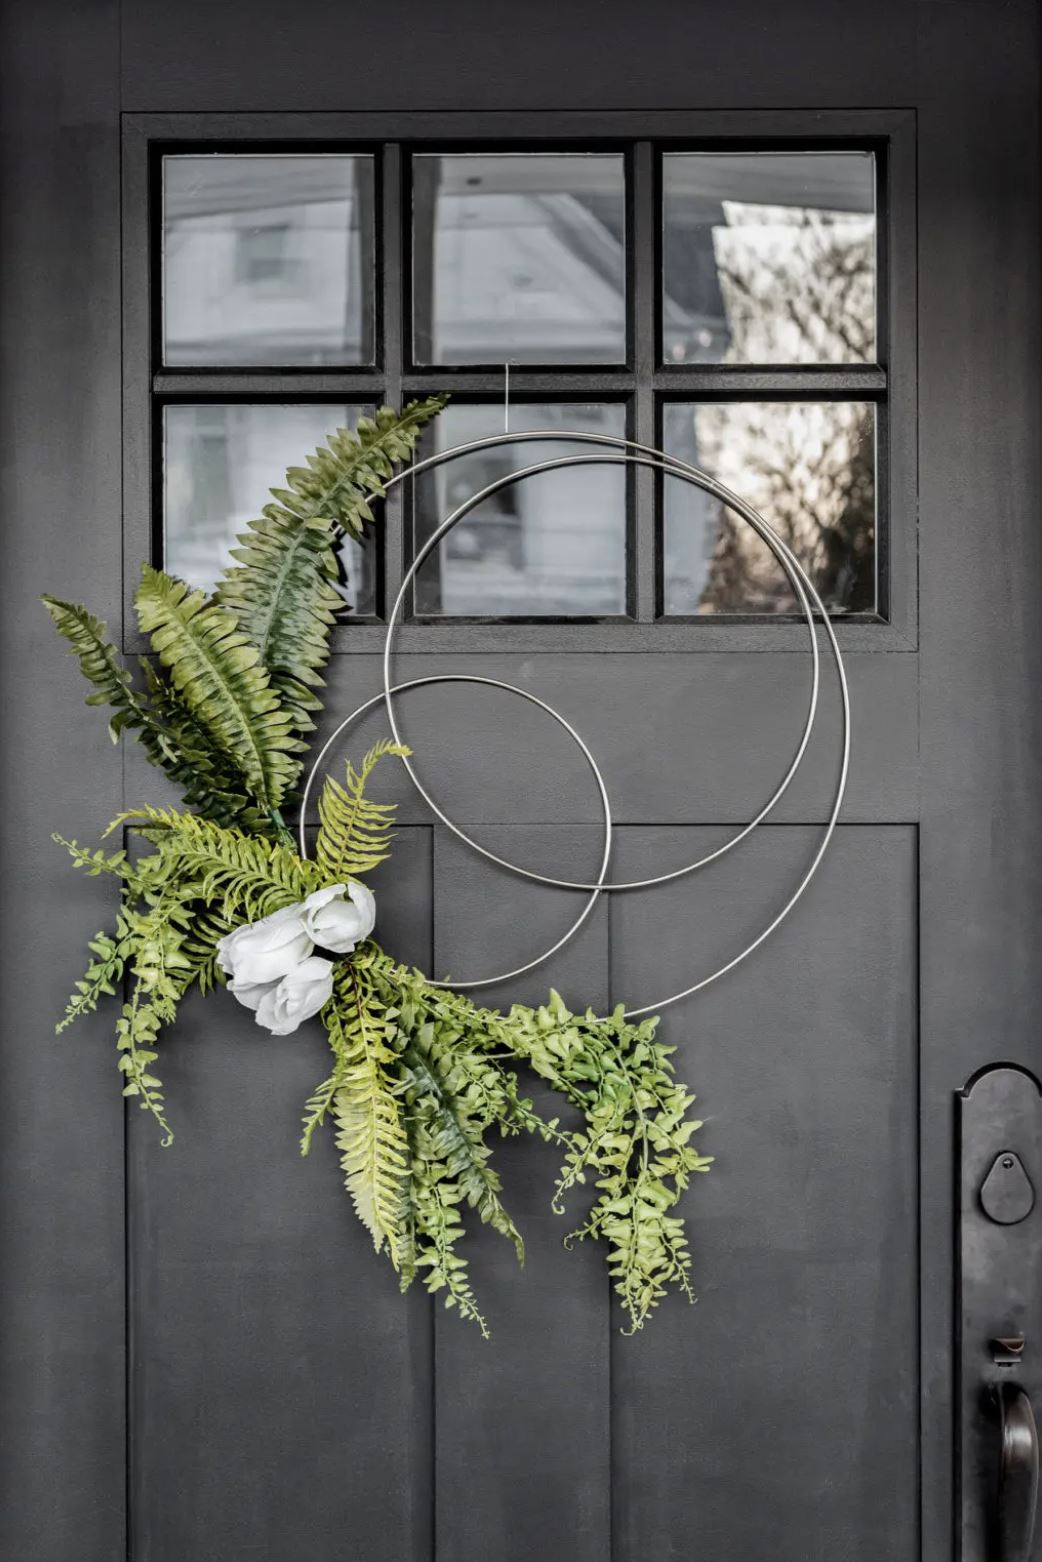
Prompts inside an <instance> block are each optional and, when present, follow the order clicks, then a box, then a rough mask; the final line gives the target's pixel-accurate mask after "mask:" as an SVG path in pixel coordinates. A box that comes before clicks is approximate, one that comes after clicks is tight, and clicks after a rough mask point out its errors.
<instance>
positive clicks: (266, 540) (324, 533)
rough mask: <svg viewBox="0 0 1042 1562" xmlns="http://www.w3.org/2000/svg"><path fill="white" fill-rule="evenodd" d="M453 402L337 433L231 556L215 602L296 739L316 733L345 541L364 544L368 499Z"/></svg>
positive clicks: (388, 412) (431, 402) (383, 415)
mask: <svg viewBox="0 0 1042 1562" xmlns="http://www.w3.org/2000/svg"><path fill="white" fill-rule="evenodd" d="M444 404H445V397H444V396H433V397H430V398H428V399H427V400H426V401H414V402H411V403H410V404H409V405H408V406H407V407H405V408H404V409H403V410H402V411H401V412H395V411H394V410H393V408H391V407H381V408H380V410H379V411H378V412H377V414H376V418H375V421H373V420H371V419H369V418H360V419H359V422H358V426H357V428H356V429H355V430H354V432H352V431H351V430H349V429H337V431H336V432H335V433H334V434H333V435H332V436H331V438H330V439H329V441H328V445H327V446H324V447H320V448H319V449H318V450H317V451H315V453H314V454H313V455H311V456H309V457H308V458H307V460H308V464H307V466H306V467H292V468H291V469H290V470H289V472H288V473H287V474H286V482H287V484H288V486H287V487H286V488H284V489H281V488H276V489H272V498H273V502H272V503H271V504H267V505H265V507H264V512H263V516H262V518H261V519H259V520H255V521H251V522H250V523H249V526H248V528H247V530H246V531H245V532H244V533H242V535H241V536H240V537H239V538H238V544H239V546H238V547H237V548H234V549H233V550H232V557H233V558H234V559H236V560H237V563H236V564H234V565H231V566H229V567H228V568H227V569H226V570H225V572H224V575H223V576H222V579H221V581H220V584H219V585H218V588H217V600H218V601H219V602H220V603H221V604H222V605H223V606H224V607H226V608H228V609H230V611H231V612H232V613H234V615H235V617H236V619H237V621H238V624H239V627H240V628H241V629H242V631H243V633H244V634H245V635H246V637H247V638H248V640H249V641H250V643H251V644H252V645H253V646H255V647H256V649H257V651H258V653H259V656H260V660H261V663H262V665H263V666H264V667H266V668H267V669H268V672H269V675H270V677H271V682H272V687H273V688H274V689H275V690H276V691H277V693H278V694H279V696H280V698H281V700H282V704H283V707H284V709H285V710H286V711H287V713H288V715H289V717H290V720H291V721H292V723H293V725H294V727H295V728H296V730H297V731H298V732H309V731H311V730H312V729H313V727H314V725H315V723H314V719H313V717H312V712H313V711H315V710H317V709H319V708H320V705H321V701H320V700H319V698H318V696H317V695H316V694H315V689H316V688H317V687H320V686H321V684H322V682H323V679H322V669H323V667H324V666H325V664H326V661H327V660H328V657H329V635H330V631H331V629H332V627H333V624H334V622H335V619H336V614H337V612H338V611H339V610H340V609H341V608H342V607H343V605H344V604H343V599H342V597H341V595H340V593H339V591H338V590H337V582H338V580H339V579H340V564H339V562H338V558H337V549H338V547H339V544H340V542H341V540H342V538H343V537H344V536H345V535H347V536H350V537H354V538H356V539H361V537H362V535H363V533H364V529H365V526H366V524H367V523H369V522H371V521H372V519H373V515H372V511H371V509H370V507H369V500H370V499H371V498H373V497H374V496H382V495H383V492H384V486H383V485H384V483H385V482H386V481H387V479H388V478H389V477H390V476H391V475H392V474H393V472H394V468H395V467H396V466H398V465H400V464H401V463H402V462H403V461H407V460H408V459H409V457H410V455H411V453H412V450H413V447H414V446H415V444H416V440H417V438H418V437H419V434H420V431H421V430H422V428H423V426H424V425H425V424H426V423H428V422H429V421H430V419H431V418H432V417H434V416H435V414H436V413H437V412H439V411H440V410H441V408H442V407H443V406H444Z"/></svg>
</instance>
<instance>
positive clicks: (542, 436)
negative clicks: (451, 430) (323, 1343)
mask: <svg viewBox="0 0 1042 1562" xmlns="http://www.w3.org/2000/svg"><path fill="white" fill-rule="evenodd" d="M535 440H558V441H567V442H569V443H585V444H593V445H604V446H608V447H609V448H611V449H615V450H621V451H624V452H634V453H635V455H634V456H624V457H622V458H618V457H616V458H615V459H616V460H619V459H622V460H626V459H628V460H630V461H633V460H636V463H637V464H641V465H646V466H652V467H655V468H657V469H660V470H662V471H663V472H666V473H668V474H670V475H675V476H678V477H681V478H686V479H687V480H688V481H691V482H693V483H694V485H695V486H696V487H699V488H701V489H703V491H704V492H706V493H709V494H712V495H714V496H715V497H716V498H718V499H720V500H721V502H722V503H724V504H726V505H728V506H729V507H730V508H731V509H733V510H734V511H735V512H736V513H737V514H738V515H740V516H741V517H742V519H743V520H745V521H746V522H747V523H748V524H749V525H750V526H751V527H752V528H753V530H754V531H755V532H756V533H757V534H758V535H759V536H760V537H761V539H762V540H763V541H764V542H766V543H767V545H768V547H770V548H771V551H772V552H773V553H774V555H775V557H776V558H777V559H778V560H779V562H780V563H781V564H782V567H783V568H784V569H785V571H786V574H787V575H788V578H789V579H790V581H791V582H792V584H793V587H794V590H795V591H796V593H797V596H798V598H799V600H800V603H801V606H802V607H803V608H804V611H805V613H806V614H807V616H808V619H809V621H810V633H811V637H812V643H813V649H814V656H815V675H816V673H817V637H816V635H815V633H814V627H813V616H812V614H811V612H810V607H809V604H808V600H807V599H808V597H809V598H810V601H811V602H812V603H813V606H814V609H815V610H816V611H817V612H818V613H819V615H820V616H821V620H822V624H823V627H824V629H825V633H826V635H827V637H828V641H829V648H830V650H831V653H832V656H833V659H834V662H835V666H836V677H837V682H838V685H839V691H840V702H841V710H842V721H843V736H842V751H841V759H840V766H839V773H838V777H837V781H836V788H835V792H834V795H833V801H832V805H831V808H830V810H829V815H828V819H827V821H826V824H825V828H824V830H823V833H822V837H821V840H820V841H819V843H818V846H817V848H816V850H815V852H814V855H813V856H812V858H811V861H810V864H809V866H808V867H807V869H806V871H805V872H804V874H803V877H802V878H801V879H800V881H799V883H798V884H797V885H796V888H795V890H794V891H793V892H792V894H791V895H790V896H789V898H788V900H786V901H785V903H784V905H783V906H782V907H781V909H780V911H778V912H777V914H776V915H775V916H774V917H773V918H772V920H771V921H770V922H769V923H768V924H767V926H766V927H765V928H763V929H762V930H761V932H760V933H758V934H757V936H756V937H755V938H754V939H753V940H752V941H751V942H750V943H748V944H747V945H746V946H745V947H744V948H743V949H742V950H741V951H740V952H739V953H738V954H737V955H735V956H733V957H732V959H730V960H728V961H727V962H726V963H725V964H724V965H721V966H719V967H717V969H716V970H714V971H712V972H710V974H709V975H708V976H704V977H702V978H701V980H700V981H697V982H693V983H692V984H691V985H690V986H688V987H685V988H683V989H681V990H680V991H678V992H675V993H671V994H670V995H669V996H668V997H666V998H663V999H661V1000H659V1001H657V1002H653V1003H648V1004H644V1005H642V1006H641V1007H640V1008H634V1009H628V1010H626V1011H625V1013H626V1018H627V1019H639V1018H641V1017H643V1016H644V1015H648V1014H653V1013H659V1012H661V1011H662V1010H663V1009H666V1008H669V1007H670V1006H671V1005H672V1004H675V1003H679V1002H680V1001H681V1000H682V999H684V998H689V997H691V996H692V995H693V994H694V993H697V992H701V991H702V989H703V988H705V987H708V986H710V985H711V983H713V982H716V981H719V980H720V978H721V977H723V976H726V975H727V974H728V973H729V972H731V971H733V970H734V969H735V968H736V966H738V965H740V964H741V963H742V962H743V961H744V960H746V959H748V957H749V956H750V955H751V954H753V952H754V951H755V950H757V949H758V948H759V947H760V945H761V944H763V943H764V942H765V941H766V940H767V939H768V938H769V937H770V936H771V934H772V933H774V932H775V931H776V930H777V929H778V928H779V927H780V926H781V924H782V923H783V922H784V921H785V919H786V918H787V917H788V916H789V915H790V913H791V912H792V911H793V909H794V908H795V906H796V905H797V904H798V903H799V901H800V900H801V898H802V897H803V895H804V894H805V892H806V890H807V888H808V886H809V885H810V883H811V881H812V879H813V878H814V876H815V874H816V873H817V871H818V868H819V867H820V865H821V861H822V859H823V857H824V855H825V853H826V851H827V850H828V847H829V844H830V842H831V840H832V837H833V835H834V833H835V829H836V823H837V821H838V818H839V813H840V809H841V808H842V804H843V797H844V795H845V792H846V786H847V778H848V775H849V770H850V740H851V711H850V691H849V688H848V685H847V677H846V669H845V667H844V665H843V656H842V653H841V651H840V648H839V642H838V641H837V639H836V634H835V630H834V629H833V627H832V623H831V620H830V619H829V616H828V612H827V610H826V608H825V606H824V603H823V602H822V600H821V597H820V596H819V594H818V592H817V590H816V589H815V587H814V585H813V582H812V581H811V580H810V579H809V577H808V575H807V573H806V571H805V570H804V568H803V566H802V565H801V564H800V562H799V560H798V559H797V558H796V556H795V554H794V553H793V552H792V550H791V548H789V546H788V544H787V543H785V542H784V540H783V539H782V538H781V537H779V536H778V534H777V533H776V532H775V531H774V530H773V528H772V527H771V526H770V525H769V524H768V523H767V522H766V521H765V520H764V519H763V517H762V516H761V515H759V514H758V512H757V511H755V510H753V509H752V507H751V506H750V505H747V504H746V503H745V502H744V500H742V499H740V498H739V497H738V495H737V494H734V493H732V492H731V491H730V489H728V488H726V487H725V486H724V484H722V483H719V482H717V480H716V479H715V478H713V477H710V476H709V474H708V473H705V472H702V471H701V470H700V469H699V468H698V467H693V466H690V465H688V464H687V463H686V462H682V461H679V460H677V459H676V458H674V457H672V456H668V455H666V454H665V452H663V451H659V450H656V449H655V448H654V447H653V446H650V445H643V444H640V443H639V442H637V441H635V440H627V439H620V438H617V437H616V436H614V435H609V434H590V433H578V432H572V431H564V430H558V429H545V430H532V431H526V432H524V433H518V434H497V435H491V436H489V437H487V438H485V439H478V440H472V441H469V442H468V443H467V444H464V445H457V446H454V447H453V448H452V449H451V450H446V451H440V452H437V453H436V454H434V455H432V456H428V457H427V458H426V459H425V460H423V461H420V462H417V463H416V464H415V465H414V466H412V467H407V468H405V469H403V470H402V471H401V472H399V473H396V474H395V475H394V476H393V477H392V478H390V479H389V480H388V482H387V484H386V485H385V487H386V488H387V489H390V488H391V487H393V486H395V485H396V484H398V483H400V482H403V481H405V480H406V479H408V478H411V477H416V476H418V475H419V474H420V473H421V472H424V471H427V470H429V469H431V468H433V467H436V466H439V465H441V464H442V463H444V462H447V461H451V460H455V459H456V458H458V457H459V456H462V455H467V454H470V453H471V452H472V451H475V450H482V449H488V448H492V447H495V446H498V445H510V444H521V443H525V442H531V441H535ZM607 459H609V460H610V459H611V458H607ZM581 464H589V463H588V462H586V461H584V459H583V458H581V457H564V458H561V459H560V460H559V461H553V462H539V463H534V464H533V465H531V466H530V467H526V468H522V469H521V470H520V471H519V472H517V473H511V474H508V476H507V478H506V479H500V480H499V481H498V482H497V483H494V484H490V485H489V486H488V487H487V488H485V489H483V490H482V491H481V493H480V494H478V495H476V496H473V497H472V498H471V499H470V500H468V501H466V502H465V504H464V505H461V506H460V507H459V509H458V510H456V511H455V512H453V514H452V515H451V516H449V517H448V519H447V520H446V521H443V522H442V524H441V525H440V526H439V527H438V528H437V529H436V531H435V532H434V533H432V535H431V537H430V538H428V539H427V542H426V543H425V544H424V546H423V548H422V549H421V550H420V552H419V553H418V554H417V557H416V558H415V560H414V561H413V564H412V566H411V567H410V569H409V571H408V572H407V574H406V577H405V580H404V581H403V583H402V587H401V590H400V591H399V593H398V596H397V598H396V600H395V603H394V608H393V611H392V614H391V617H390V619H389V622H388V627H387V635H386V637H385V640H384V657H383V667H384V689H383V695H382V698H383V701H384V704H385V707H386V709H387V714H388V721H389V723H390V726H391V730H392V732H394V734H395V736H396V737H397V738H398V740H399V741H401V736H400V732H399V729H398V726H397V722H396V720H395V714H394V705H393V697H394V694H395V692H396V690H395V687H394V686H392V684H391V682H390V659H391V651H392V648H393V636H394V630H395V627H396V624H397V618H398V615H399V613H400V612H401V608H402V603H403V601H404V598H405V594H406V592H407V590H408V587H409V585H410V584H411V581H412V579H413V578H414V577H415V574H416V571H417V570H418V569H419V568H420V566H421V565H422V563H423V561H424V559H426V557H427V556H428V554H429V553H430V551H431V549H432V548H434V547H435V546H436V545H437V544H438V542H440V541H441V539H442V537H443V536H444V535H445V534H446V533H447V532H448V531H449V530H451V528H452V526H454V525H456V524H457V523H458V522H459V521H460V520H461V519H462V518H463V516H464V515H465V514H467V513H468V512H469V510H471V509H473V508H474V505H475V504H478V503H480V502H481V500H482V499H484V498H486V497H488V495H489V494H491V493H494V492H495V491H496V490H497V489H498V488H500V487H503V486H506V483H507V482H508V481H519V480H520V479H522V478H524V477H527V476H531V475H533V474H535V473H536V472H541V471H548V470H552V469H554V468H555V467H558V466H569V465H581ZM451 676H456V677H458V679H459V681H469V680H468V677H467V675H462V674H461V675H446V680H444V681H451ZM414 681H415V682H417V683H422V682H425V681H442V680H439V679H437V678H434V679H431V680H423V679H419V680H414ZM479 681H487V682H494V680H479ZM403 687H404V686H403ZM504 687H510V688H511V689H512V691H513V692H514V693H517V694H521V695H523V696H525V697H527V698H529V699H531V700H532V701H533V702H534V703H536V704H543V708H544V709H546V710H547V711H548V712H549V713H550V714H552V715H554V716H558V713H557V712H556V711H553V710H552V708H551V707H549V706H546V705H545V704H544V702H542V701H538V700H536V698H535V696H532V695H529V694H528V691H526V690H522V689H517V688H515V687H514V686H512V685H509V686H508V685H504ZM379 698H381V696H376V697H375V699H373V700H370V701H368V702H367V704H366V706H365V707H362V708H360V711H361V709H368V708H370V707H371V706H372V705H373V704H374V703H376V702H377V700H379ZM816 698H817V693H816V683H815V694H814V702H815V708H816ZM360 711H359V712H356V713H353V714H355V715H356V714H360ZM350 719H353V717H352V718H349V720H350ZM558 719H559V720H561V721H562V722H563V718H560V717H558ZM344 725H346V723H342V724H341V729H338V730H342V727H343V726H344ZM810 727H811V728H812V727H813V715H812V717H811V720H810ZM571 730H572V732H573V736H574V737H575V738H576V740H577V741H578V742H580V743H581V744H582V740H581V738H579V734H578V733H576V732H575V731H574V729H571ZM809 736H810V733H809V731H808V732H806V734H805V737H804V740H803V742H802V744H801V747H800V749H798V750H797V756H796V760H795V761H794V764H793V766H791V767H790V772H789V773H787V775H786V777H785V778H784V782H783V786H782V787H781V789H780V790H778V791H777V793H776V795H775V796H774V797H773V799H772V800H771V802H770V804H769V806H768V808H767V809H765V810H761V812H760V814H759V815H758V816H757V818H756V820H755V821H754V823H753V825H752V826H751V828H755V826H756V824H759V823H761V822H762V820H763V819H764V818H765V817H766V814H767V812H769V811H770V808H771V807H773V806H774V805H775V803H776V802H777V801H778V798H779V797H780V796H781V794H782V792H783V791H784V789H785V787H787V786H788V784H789V782H790V781H791V780H792V776H793V775H794V774H795V771H796V769H797V768H798V765H799V762H800V760H802V757H803V754H804V752H805V751H806V746H807V742H808V741H809ZM582 747H583V748H584V750H585V752H586V753H587V755H588V758H589V762H590V763H591V765H592V766H593V768H594V771H595V774H596V775H597V776H598V778H600V771H599V770H598V769H597V767H596V764H595V762H594V761H593V757H592V755H590V754H589V750H588V749H586V746H585V744H582ZM327 748H328V744H327ZM325 752H326V749H323V751H322V755H320V756H319V760H318V761H316V764H315V766H314V767H313V768H312V771H311V773H310V775H309V777H308V784H307V788H306V789H305V796H306V795H307V791H308V790H309V789H310V786H311V783H312V780H313V778H314V774H315V770H316V769H317V765H318V763H320V762H321V758H322V756H323V755H324V754H325ZM406 765H407V768H408V770H409V774H410V778H411V779H412V782H413V785H414V786H415V787H416V789H417V791H418V792H419V793H420V795H421V796H422V797H423V798H424V800H425V801H426V802H427V803H428V804H429V806H430V807H432V809H433V810H434V812H435V814H436V815H437V816H438V817H439V818H440V819H441V820H442V821H443V822H444V823H445V824H446V825H447V826H448V827H449V828H450V829H452V830H453V831H454V833H455V834H456V835H457V836H458V837H459V838H460V839H461V840H463V841H464V842H466V844H468V845H469V846H471V847H472V849H473V850H475V851H477V852H479V853H480V854H481V855H482V856H485V857H487V858H488V859H489V860H491V861H493V862H496V863H497V864H499V865H500V866H501V867H503V868H506V869H507V870H508V871H509V872H511V873H514V874H517V875H518V876H520V877H524V878H530V879H534V880H535V881H536V882H539V883H545V884H547V885H549V886H551V887H554V888H559V889H570V890H575V889H587V890H589V891H591V892H594V893H596V894H598V895H599V894H600V893H602V892H603V891H609V890H614V889H627V888H638V887H650V886H651V885H653V884H657V883H664V882H667V881H668V880H669V879H671V878H677V877H680V876H681V875H682V874H684V873H691V872H694V871H695V868H696V867H698V866H704V865H705V862H708V861H712V860H714V858H715V857H716V856H719V855H720V851H719V849H718V850H717V851H716V852H714V853H711V854H709V856H708V857H707V858H705V859H704V860H702V861H700V862H699V863H697V864H688V865H687V867H685V868H683V869H681V870H679V871H674V872H672V873H670V874H666V875H660V876H658V877H657V878H655V879H648V880H640V881H637V880H634V881H631V882H629V883H625V884H617V885H610V884H607V883H604V882H603V879H602V881H601V882H600V883H597V884H595V885H592V886H591V885H581V884H578V883H576V882H573V881H570V880H559V879H553V878H551V877H549V876H548V875H544V874H537V873H533V872H532V871H531V870H528V869H525V868H522V867H520V866H518V865H517V864H514V863H510V862H508V861H506V860H505V859H503V858H500V857H498V856H496V855H495V854H494V853H491V852H489V851H487V850H486V849H485V848H484V847H482V846H480V845H479V844H478V843H477V842H476V841H472V840H471V839H470V838H469V837H468V836H467V835H466V834H465V833H464V832H463V831H462V830H460V828H459V827H458V826H457V825H455V823H454V822H453V821H452V820H451V819H449V818H448V817H447V815H445V813H444V812H443V811H442V810H441V809H440V808H439V807H438V806H437V805H436V804H435V803H434V801H433V799H431V798H430V797H429V796H428V794H427V792H426V790H425V788H424V787H423V785H422V783H421V782H420V779H419V777H418V776H417V775H416V774H415V771H414V770H413V768H412V766H411V765H410V764H409V762H408V761H406ZM600 785H601V787H602V797H603V801H604V805H605V807H606V809H609V810H610V805H609V803H608V798H607V793H606V791H604V790H603V779H602V778H601V780H600ZM606 817H607V818H608V819H609V820H610V812H609V813H608V814H607V816H606ZM749 829H750V827H748V826H747V827H746V828H745V830H744V831H743V832H742V835H741V836H739V837H738V838H736V839H735V840H732V841H731V842H729V843H727V847H726V849H728V850H729V849H730V848H731V847H732V846H734V845H736V844H737V840H738V839H743V838H744V836H745V835H748V834H749ZM609 832H610V825H609ZM605 867H606V865H605ZM590 909H591V905H588V906H586V907H585V908H584V912H583V915H584V917H585V915H588V914H589V911H590ZM575 930H576V929H575V927H574V926H573V928H572V929H571V930H570V931H569V932H568V933H567V934H566V935H565V937H564V938H563V939H561V940H559V941H558V943H557V944H556V945H555V946H554V948H553V949H552V950H549V951H547V952H546V954H545V955H543V956H541V957H540V959H539V960H538V961H536V962H534V963H535V964H539V963H541V961H542V960H543V959H546V958H548V957H549V955H550V954H552V953H555V952H556V950H557V949H559V948H561V947H562V945H563V944H564V943H565V942H567V939H568V938H569V937H571V936H572V933H574V931H575ZM529 969H531V965H529V966H526V967H522V968H521V970H529ZM512 974H519V973H512ZM504 979H505V978H502V977H500V978H490V979H488V980H490V981H496V980H504ZM440 985H446V984H440ZM456 985H461V984H456ZM473 985H485V984H484V983H481V984H473Z"/></svg>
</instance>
